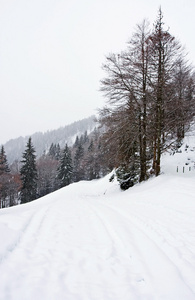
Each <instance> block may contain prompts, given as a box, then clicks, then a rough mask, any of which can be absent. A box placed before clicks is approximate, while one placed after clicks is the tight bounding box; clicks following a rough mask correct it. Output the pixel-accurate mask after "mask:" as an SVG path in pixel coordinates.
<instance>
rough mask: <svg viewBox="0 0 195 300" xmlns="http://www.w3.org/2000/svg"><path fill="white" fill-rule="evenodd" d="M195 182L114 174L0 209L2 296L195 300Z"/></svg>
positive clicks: (3, 299)
mask: <svg viewBox="0 0 195 300" xmlns="http://www.w3.org/2000/svg"><path fill="white" fill-rule="evenodd" d="M194 185H195V180H194V177H193V178H187V179H185V178H180V177H178V178H176V177H169V176H160V177H159V178H156V179H152V180H150V181H149V182H146V183H143V184H141V185H138V186H136V187H134V188H132V189H130V190H129V191H126V192H121V191H119V188H118V186H116V185H115V184H113V183H109V181H108V177H107V178H105V179H101V180H98V181H93V182H80V183H77V184H72V185H70V186H68V187H66V188H64V189H61V190H59V191H57V192H55V193H53V194H50V195H48V196H46V197H44V198H42V199H39V200H37V201H34V202H32V203H30V204H27V205H21V206H19V207H13V208H9V209H3V210H1V211H0V242H1V244H0V300H34V299H36V300H39V299H40V300H62V299H63V300H146V299H147V300H161V299H166V300H194V299H195V196H194Z"/></svg>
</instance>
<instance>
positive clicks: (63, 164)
mask: <svg viewBox="0 0 195 300" xmlns="http://www.w3.org/2000/svg"><path fill="white" fill-rule="evenodd" d="M57 172H58V174H57V179H58V180H59V186H60V188H61V187H64V186H66V185H68V184H70V183H71V181H72V172H73V166H72V158H71V152H70V149H69V148H68V146H67V144H66V146H65V149H64V150H63V152H62V156H61V159H60V165H59V168H58V170H57Z"/></svg>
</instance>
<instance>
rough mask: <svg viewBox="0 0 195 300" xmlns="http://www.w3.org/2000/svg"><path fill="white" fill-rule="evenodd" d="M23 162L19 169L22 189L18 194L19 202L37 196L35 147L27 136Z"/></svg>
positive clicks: (27, 200)
mask: <svg viewBox="0 0 195 300" xmlns="http://www.w3.org/2000/svg"><path fill="white" fill-rule="evenodd" d="M21 162H22V163H23V166H22V168H21V169H20V175H21V180H22V189H21V194H20V199H21V203H26V202H29V201H32V200H35V199H36V198H37V168H36V155H35V149H34V147H33V145H32V141H31V138H29V140H28V142H27V146H26V150H25V152H24V153H23V160H22V161H21Z"/></svg>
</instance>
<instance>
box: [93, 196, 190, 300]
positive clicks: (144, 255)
mask: <svg viewBox="0 0 195 300" xmlns="http://www.w3.org/2000/svg"><path fill="white" fill-rule="evenodd" d="M98 207H99V213H101V214H102V211H103V209H102V207H104V209H105V208H107V210H109V212H108V214H107V217H109V216H110V211H114V212H115V214H116V220H115V221H113V220H112V222H111V224H112V225H113V224H115V222H118V215H121V216H122V219H121V223H122V224H123V225H122V227H123V230H121V232H119V233H118V235H121V236H122V235H123V232H125V230H126V228H127V224H128V223H129V228H131V229H130V230H129V233H128V232H127V234H126V237H125V236H124V238H127V239H128V236H131V237H132V236H133V239H134V241H133V244H134V245H137V252H139V254H140V258H141V259H142V261H143V264H144V265H145V268H146V274H148V273H149V274H150V277H151V280H153V281H154V282H155V284H154V285H153V286H154V287H157V286H158V289H159V290H160V291H161V293H160V294H163V289H162V288H161V287H160V282H161V283H162V286H165V287H166V286H170V284H169V281H170V277H171V278H172V282H173V284H174V285H175V283H174V281H176V282H177V283H178V286H180V285H181V286H182V285H183V282H185V284H186V288H185V294H182V292H181V293H180V292H178V291H177V290H178V286H176V285H175V287H171V286H170V290H169V293H168V295H169V297H171V298H169V299H174V300H175V299H181V300H183V299H194V298H195V292H194V289H193V287H192V283H189V282H188V280H187V277H188V276H187V275H188V272H189V269H187V270H186V273H187V274H186V276H184V275H183V274H182V272H181V270H180V269H179V268H178V264H177V263H178V261H177V260H176V261H174V260H173V259H172V258H173V254H174V253H172V249H171V248H166V247H163V244H160V243H159V241H158V238H157V237H158V233H157V232H156V231H155V229H154V228H148V226H147V225H146V224H147V223H146V222H145V221H144V220H142V219H141V217H140V216H138V215H135V214H134V213H132V214H131V215H130V216H129V215H128V216H127V215H126V213H124V212H122V211H121V210H119V209H118V208H117V209H115V208H113V206H110V205H107V204H105V202H103V201H101V204H100V203H98ZM96 209H97V203H96ZM124 218H125V219H126V220H127V223H126V222H124ZM104 220H106V217H105V218H104ZM122 227H121V229H122ZM118 228H119V227H118ZM115 230H116V231H117V229H116V228H115ZM154 233H155V235H154ZM152 253H153V255H152ZM170 256H171V258H170ZM149 262H152V264H149ZM156 266H160V267H161V268H162V266H163V269H161V272H162V271H163V272H162V274H161V275H160V276H159V274H158V269H157V268H156ZM192 272H193V270H192ZM155 277H156V278H157V279H158V280H156V278H155ZM160 278H161V279H160ZM164 278H168V281H167V280H165V279H164ZM189 278H193V274H189ZM181 279H182V280H181ZM165 281H166V284H165V285H164V282H165ZM181 291H183V289H181ZM164 293H166V292H164ZM171 294H173V295H172V296H170V295H171ZM157 299H158V298H157Z"/></svg>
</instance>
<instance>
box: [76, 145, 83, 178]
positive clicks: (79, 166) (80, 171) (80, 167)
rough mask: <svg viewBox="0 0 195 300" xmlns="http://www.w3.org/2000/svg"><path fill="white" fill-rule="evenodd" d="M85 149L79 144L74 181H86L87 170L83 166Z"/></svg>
mask: <svg viewBox="0 0 195 300" xmlns="http://www.w3.org/2000/svg"><path fill="white" fill-rule="evenodd" d="M83 156H84V148H83V146H82V144H81V143H79V145H78V147H77V149H76V152H75V156H74V181H75V182H78V181H80V180H84V175H85V170H84V166H83Z"/></svg>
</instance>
